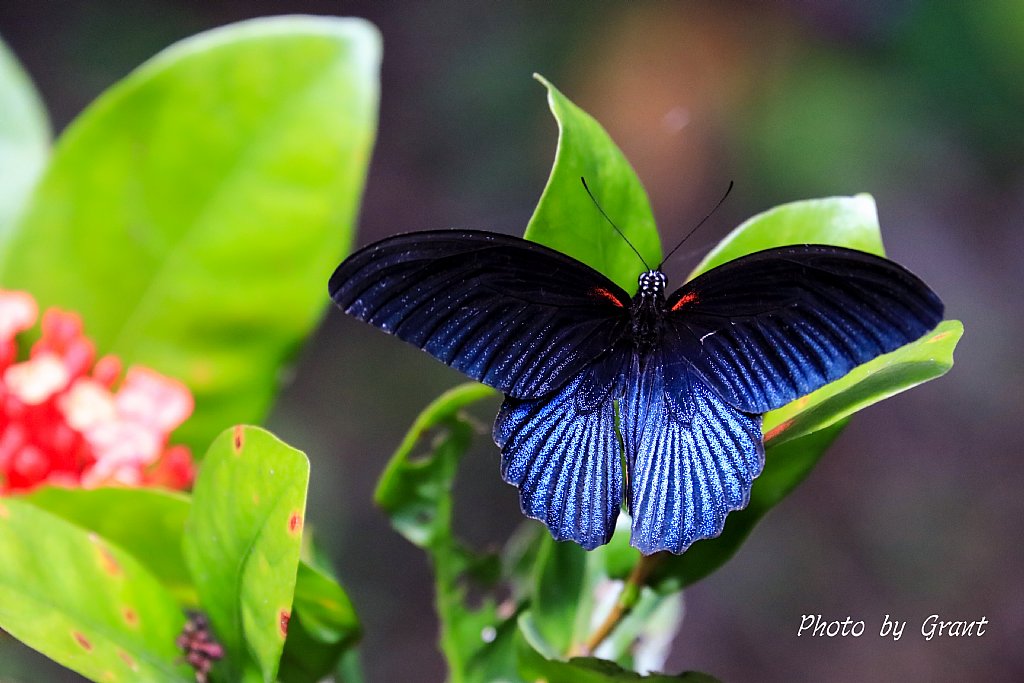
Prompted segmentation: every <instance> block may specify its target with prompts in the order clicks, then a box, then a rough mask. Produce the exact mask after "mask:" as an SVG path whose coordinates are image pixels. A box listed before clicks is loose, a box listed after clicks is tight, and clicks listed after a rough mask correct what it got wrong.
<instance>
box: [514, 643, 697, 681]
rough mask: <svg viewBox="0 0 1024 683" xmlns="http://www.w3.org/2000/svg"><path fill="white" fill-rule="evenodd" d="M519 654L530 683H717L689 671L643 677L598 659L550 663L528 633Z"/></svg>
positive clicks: (518, 646)
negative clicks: (642, 682) (531, 640)
mask: <svg viewBox="0 0 1024 683" xmlns="http://www.w3.org/2000/svg"><path fill="white" fill-rule="evenodd" d="M516 654H517V656H518V659H519V675H520V676H521V677H522V678H523V680H527V681H545V683H626V682H634V681H646V682H647V683H717V679H716V678H714V677H712V676H709V675H708V674H703V673H698V672H695V671H687V672H684V673H681V674H678V675H675V676H671V675H667V674H656V673H655V674H648V675H647V676H642V675H640V674H638V673H636V672H635V671H629V670H626V669H623V668H622V667H621V666H619V665H618V664H616V663H615V662H610V661H608V660H605V659H598V658H596V657H573V658H572V659H570V660H569V661H561V660H557V659H548V658H546V657H544V656H543V655H541V654H540V653H539V652H537V650H535V649H534V648H533V647H532V646H531V644H530V640H529V636H528V635H527V634H526V632H525V631H521V633H520V637H519V638H518V639H517V647H516Z"/></svg>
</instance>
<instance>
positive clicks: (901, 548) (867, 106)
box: [0, 0, 1024, 681]
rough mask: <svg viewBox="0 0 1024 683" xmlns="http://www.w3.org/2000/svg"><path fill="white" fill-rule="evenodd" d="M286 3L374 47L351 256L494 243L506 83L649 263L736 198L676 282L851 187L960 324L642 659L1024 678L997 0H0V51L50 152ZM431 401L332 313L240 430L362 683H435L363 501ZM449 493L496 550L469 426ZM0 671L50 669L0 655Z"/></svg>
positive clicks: (792, 671) (512, 501) (484, 475)
mask: <svg viewBox="0 0 1024 683" xmlns="http://www.w3.org/2000/svg"><path fill="white" fill-rule="evenodd" d="M290 12H309V13H323V14H335V15H354V16H361V17H365V18H367V19H369V20H371V21H373V22H374V23H376V24H377V26H378V27H379V28H380V29H381V32H382V34H383V38H384V63H383V73H382V89H381V119H380V130H379V133H378V142H377V147H376V151H375V154H374V160H373V164H372V166H371V169H370V175H369V179H368V183H367V191H366V196H365V200H364V205H363V211H362V219H361V221H360V228H359V235H358V242H359V243H360V244H365V243H368V242H370V241H373V240H375V239H379V238H381V237H384V236H385V235H388V234H392V233H395V232H400V231H409V230H423V229H429V228H439V227H467V228H468V227H472V228H482V229H489V230H496V231H502V232H508V233H515V234H519V233H521V232H522V230H523V228H524V227H525V225H526V222H527V220H528V219H529V216H530V214H531V212H532V210H533V207H534V204H535V203H536V201H537V199H538V197H539V196H540V192H541V189H542V188H543V186H544V182H545V179H546V176H547V172H548V169H549V167H550V163H551V160H552V158H553V155H554V145H555V141H556V130H555V125H554V122H553V121H552V120H551V118H550V114H549V113H548V110H547V106H546V103H545V100H544V95H545V93H544V90H543V88H542V87H541V86H540V85H539V84H537V83H536V82H535V81H533V80H532V79H531V78H530V74H531V73H532V72H534V71H538V72H540V73H543V74H544V75H545V76H547V77H548V78H549V79H551V80H552V81H553V82H554V83H555V84H556V85H558V87H559V88H560V89H562V91H563V92H565V93H566V95H568V96H569V97H570V98H572V99H573V100H574V101H576V102H577V103H578V104H579V105H580V106H582V107H583V108H584V109H586V110H587V111H589V112H590V113H591V114H593V115H594V116H595V117H596V118H597V119H598V120H599V121H601V122H602V123H603V124H604V125H605V127H606V128H607V129H608V131H609V132H610V133H611V135H612V137H613V138H614V139H615V140H616V141H617V142H618V143H619V145H620V146H621V147H622V149H623V151H624V152H625V154H626V156H627V157H628V158H629V159H630V160H631V161H632V162H633V164H634V166H635V167H636V169H637V171H638V173H639V175H640V177H641V179H642V180H643V181H644V182H645V184H646V185H647V188H648V191H649V193H650V195H651V200H652V203H653V205H654V209H655V213H656V216H657V218H658V222H659V225H660V226H661V230H662V234H663V238H664V242H665V244H666V245H672V244H674V243H675V241H676V240H678V239H679V238H680V237H681V236H682V235H683V234H685V232H686V231H688V230H689V228H690V227H692V226H693V225H694V224H695V222H696V221H697V220H699V218H700V217H701V216H703V214H704V213H705V212H706V210H707V209H708V208H709V207H710V206H711V205H713V204H714V201H715V200H716V199H717V197H718V196H719V195H720V194H721V192H722V191H723V190H724V188H725V186H726V184H727V183H728V181H729V180H735V181H736V188H735V189H734V190H733V193H732V195H731V197H730V199H729V200H728V202H727V203H726V204H725V205H724V206H723V208H722V209H720V210H719V211H718V213H717V214H716V215H715V216H714V217H713V218H712V220H711V221H710V222H709V224H708V225H707V226H705V227H704V228H702V229H701V230H700V231H699V232H698V233H697V235H695V236H694V237H693V238H692V239H691V240H690V241H689V242H688V243H687V244H686V245H685V246H684V247H683V248H682V249H680V252H679V253H677V255H676V256H675V257H674V260H673V262H672V263H670V264H668V266H667V268H666V270H667V271H668V274H669V277H670V279H672V278H675V280H676V282H678V279H679V278H680V277H682V276H683V275H684V274H685V273H686V272H687V271H688V270H689V268H690V267H691V266H693V265H694V264H695V263H696V261H697V260H698V258H699V256H700V255H701V254H702V253H703V252H704V251H706V250H707V249H708V248H709V247H710V246H711V245H713V244H714V243H715V242H716V241H717V239H718V238H719V237H720V236H722V235H723V234H724V233H725V232H726V231H728V230H729V229H730V228H731V227H733V226H734V225H736V224H738V223H739V222H740V221H741V220H743V219H745V218H747V217H748V216H750V215H752V214H753V213H755V212H757V211H760V210H763V209H766V208H769V207H771V206H773V205H775V204H778V203H781V202H785V201H790V200H794V199H802V198H808V197H816V196H824V195H830V194H852V193H856V192H861V191H866V192H870V193H871V194H873V195H874V196H875V198H876V200H877V202H878V207H879V213H880V217H881V223H882V228H883V234H884V236H885V238H886V246H887V249H888V252H889V254H890V256H892V257H893V258H895V259H896V260H898V261H900V262H901V263H903V264H904V265H906V266H908V267H909V268H911V269H912V270H914V271H915V272H916V273H917V274H918V275H920V276H921V277H922V278H924V279H925V280H926V281H927V282H928V283H929V284H930V285H931V286H932V287H933V288H934V289H935V290H936V291H938V292H939V294H940V295H941V296H942V297H943V299H944V300H945V301H946V304H947V317H949V318H959V319H962V320H963V321H964V325H965V328H966V334H965V338H964V341H963V342H962V343H961V345H960V348H959V350H958V352H957V364H956V366H955V367H954V369H953V371H952V372H951V373H950V374H949V375H948V376H946V377H945V378H943V379H941V380H940V381H938V382H934V383H930V384H928V385H926V386H924V387H921V388H919V389H917V390H915V391H912V392H909V393H907V394H905V395H901V396H899V397H898V398H896V399H894V400H891V401H886V402H885V403H884V404H882V405H879V406H875V407H873V408H871V409H870V410H868V411H866V412H864V413H862V414H861V415H858V416H857V419H855V420H854V421H853V423H852V424H851V426H850V427H849V428H848V429H847V431H846V433H845V434H844V435H843V436H842V437H841V438H840V439H839V441H838V443H837V444H836V445H835V446H834V447H833V448H832V450H831V452H830V453H829V454H828V455H827V456H826V457H825V458H824V459H823V461H822V463H821V464H820V465H819V466H818V468H817V469H816V471H815V472H814V473H813V474H812V475H811V476H810V478H809V479H808V480H807V481H806V482H805V483H804V484H803V485H802V486H801V487H800V488H799V489H798V490H797V491H796V492H795V493H794V494H793V495H792V496H790V498H789V499H788V500H787V501H785V502H784V503H783V504H781V505H780V506H779V507H778V508H777V509H776V510H775V511H774V512H773V513H772V514H770V515H769V516H768V517H767V518H766V519H765V521H764V522H763V523H762V524H761V526H760V527H759V528H758V529H757V530H756V531H755V533H754V534H753V536H752V537H751V539H750V540H749V541H748V542H747V544H746V545H745V546H744V548H743V549H742V550H741V552H740V553H739V555H738V556H737V557H736V558H735V559H733V560H732V561H731V562H730V563H729V564H728V565H726V566H725V567H724V568H723V569H722V570H720V571H719V572H717V573H716V574H714V575H713V576H712V577H711V578H709V579H707V580H706V581H704V582H702V583H700V584H698V585H696V586H695V587H693V588H692V589H690V590H689V591H688V592H687V594H686V610H687V613H686V617H685V621H684V624H683V628H682V631H681V632H680V634H679V636H678V637H677V638H676V640H675V643H674V645H673V649H672V654H671V656H670V657H669V660H668V663H667V666H666V669H668V670H679V669H683V668H687V669H698V670H703V671H707V672H709V673H712V674H714V675H716V676H718V677H720V678H722V679H723V680H726V681H748V680H750V681H753V680H757V681H789V680H793V679H794V678H797V679H806V680H830V681H864V680H929V681H963V680H985V681H1017V680H1024V649H1022V648H1021V647H1020V646H1019V637H1020V635H1021V634H1022V633H1024V581H1022V578H1024V576H1022V567H1024V546H1022V544H1021V538H1022V536H1024V533H1022V532H1024V495H1022V493H1021V492H1022V490H1024V458H1022V456H1024V448H1022V446H1021V437H1020V434H1021V419H1022V418H1024V410H1022V409H1024V391H1022V390H1021V386H1022V384H1024V372H1022V368H1024V363H1022V360H1024V354H1022V353H1021V350H1020V348H1021V344H1020V341H1019V340H1020V339H1021V338H1022V336H1024V317H1022V315H1021V313H1020V311H1021V305H1020V301H1021V297H1022V294H1024V292H1022V287H1021V275H1022V274H1024V268H1022V267H1021V266H1022V260H1024V259H1022V256H1024V230H1022V228H1024V163H1022V162H1024V129H1022V125H1021V122H1022V120H1024V3H1022V2H1020V0H979V1H978V2H973V3H953V2H944V1H943V0H896V1H894V2H888V3H882V2H872V1H868V0H847V1H845V2H841V1H840V0H784V1H781V2H757V1H754V0H748V1H745V2H740V1H723V2H717V3H711V2H700V3H697V2H646V3H625V2H592V3H573V2H559V3H550V2H539V1H538V2H517V3H502V4H500V5H498V4H490V3H475V2H468V1H464V0H454V1H449V2H443V3H442V2H412V1H410V0H404V1H395V2H388V3H381V2H369V1H366V2H326V1H324V2H309V1H299V2H282V1H268V0H264V1H262V2H259V3H253V2H248V1H243V0H229V1H222V2H199V1H191V2H169V1H164V2H160V1H157V0H145V1H139V2H134V3H121V2H114V1H113V0H94V1H92V2H88V3H84V2H73V3H65V2H56V1H55V0H6V1H5V2H3V3H0V36H2V37H3V39H4V40H5V41H7V42H8V44H9V45H10V47H11V48H12V50H13V51H14V52H15V53H16V54H17V55H18V57H19V58H20V59H21V60H22V62H23V64H24V66H25V68H26V69H27V71H28V72H29V73H30V75H31V76H32V78H33V79H34V80H35V82H36V84H37V86H38V88H39V90H40V92H41V93H42V96H43V99H44V100H45V102H46V105H47V107H48V109H49V111H50V113H51V116H52V119H53V122H54V126H55V128H56V129H57V130H58V131H59V130H60V129H62V128H63V127H64V126H66V125H67V123H68V122H69V121H70V120H71V119H72V118H73V117H74V116H75V115H76V114H77V113H78V112H80V111H81V110H82V109H83V108H84V107H85V106H86V105H87V104H88V103H89V102H90V101H92V100H93V99H94V98H95V97H96V96H97V95H98V94H99V93H100V92H101V91H102V90H103V89H104V88H106V87H107V86H109V85H110V84H111V83H113V82H114V81H116V80H117V79H119V78H121V77H122V76H124V75H125V74H126V73H127V72H128V71H130V70H131V69H132V68H134V67H135V66H137V65H138V64H139V63H141V62H142V61H144V60H145V59H147V58H148V57H150V56H152V55H153V54H154V53H156V52H157V51H158V50H160V49H161V48H163V47H165V46H167V45H168V44H170V43H172V42H174V41H176V40H178V39H181V38H184V37H186V36H189V35H192V34H194V33H196V32H199V31H201V30H205V29H208V28H212V27H214V26H219V25H222V24H226V23H229V22H232V21H236V20H239V19H243V18H247V17H253V16H265V15H273V14H280V13H290ZM324 296H325V298H326V283H325V292H324ZM459 381H460V376H459V375H458V373H456V372H454V371H452V370H448V369H446V368H444V367H442V366H441V365H440V364H438V363H436V362H434V361H432V360H430V359H429V358H428V357H427V356H426V355H425V354H421V353H419V352H416V351H414V350H412V349H411V348H409V347H407V346H406V345H404V344H402V343H401V342H398V341H396V340H394V339H390V338H385V337H384V336H383V335H381V334H380V333H379V332H377V331H375V330H373V329H371V328H369V327H367V326H365V325H361V324H359V323H357V322H355V321H353V320H348V319H345V318H343V316H342V315H341V314H339V313H338V312H336V311H332V312H331V313H330V314H329V315H328V316H327V318H326V320H325V322H324V325H323V326H322V328H321V329H320V331H319V333H318V334H317V336H316V337H315V339H313V340H312V342H311V344H310V345H309V346H308V347H307V348H306V350H305V351H304V353H303V355H302V356H301V357H300V358H299V362H298V363H297V365H296V366H295V376H294V378H293V379H292V382H291V384H290V385H289V386H288V388H287V389H286V390H285V392H284V393H283V394H282V396H281V397H280V400H279V401H278V405H277V408H276V410H275V411H274V414H273V416H272V417H271V419H270V422H269V425H268V426H269V427H270V428H271V429H273V430H274V431H276V432H277V433H278V434H279V435H280V436H281V437H282V438H283V439H285V440H286V441H288V442H289V443H291V444H294V445H296V446H297V447H300V448H303V449H304V450H306V452H307V453H308V454H309V456H310V459H311V461H312V467H313V476H312V482H311V491H310V505H311V509H310V512H309V515H308V519H309V520H310V524H311V526H312V527H313V528H314V530H315V531H316V532H317V533H318V535H319V538H320V541H321V542H322V543H323V544H324V546H325V547H326V548H327V549H328V550H329V551H330V553H331V555H332V557H333V558H334V559H335V561H336V563H337V565H338V567H339V569H340V572H341V576H342V579H343V581H344V582H345V583H346V585H347V587H348V588H349V590H350V594H351V595H352V598H353V600H354V602H355V604H356V607H357V609H358V610H359V612H360V615H361V617H362V619H363V621H364V624H365V627H366V637H365V641H364V647H363V655H364V659H365V665H366V669H367V673H368V677H369V679H370V680H372V681H407V680H408V681H411V680H415V681H420V680H422V681H433V680H441V679H442V678H443V676H444V669H443V665H442V661H441V657H440V655H439V654H438V653H437V652H436V649H435V645H434V642H435V638H436V622H435V620H434V616H433V611H432V604H431V600H432V596H431V580H430V574H429V571H428V567H427V565H426V560H425V558H424V557H423V556H422V554H421V553H420V552H419V551H418V550H417V549H415V548H413V547H412V546H410V545H408V544H407V543H406V542H405V541H403V540H402V539H401V538H400V537H398V536H397V535H396V534H394V533H392V532H391V530H390V529H389V527H388V525H387V523H386V521H385V520H384V518H383V516H382V515H381V514H380V513H379V512H378V511H376V510H375V509H374V508H373V506H372V503H371V496H372V491H373V486H374V483H375V481H376V477H377V476H378V474H379V473H380V470H381V469H382V467H383V465H384V463H385V461H386V458H387V457H388V455H389V454H390V453H391V451H392V450H393V449H394V447H395V446H396V445H397V443H398V441H399V439H400V437H401V435H402V434H403V433H404V431H405V429H406V428H407V427H408V426H409V424H410V422H411V421H412V419H413V417H414V415H415V414H416V413H417V412H418V411H419V409H420V408H422V407H423V406H424V405H425V404H426V403H427V402H428V401H429V400H430V399H431V398H433V397H434V396H435V395H436V394H437V393H439V392H440V391H441V390H443V389H444V388H446V387H449V386H452V385H454V384H456V383H457V382H459ZM494 409H496V404H494V405H488V406H485V407H483V408H482V409H481V410H480V412H479V417H480V420H481V423H483V424H488V423H489V422H490V420H491V419H492V418H493V410H494ZM458 496H459V505H460V508H459V509H458V510H457V514H461V522H462V527H463V531H464V533H465V535H466V536H467V537H468V538H470V539H472V540H473V541H475V542H477V543H480V544H483V545H487V544H492V545H497V544H498V543H500V542H501V541H503V540H504V538H505V537H506V535H507V533H508V532H509V531H510V530H511V529H513V528H514V527H515V525H516V524H517V523H518V522H519V512H518V503H517V496H516V492H515V490H514V489H513V488H512V487H509V486H507V485H505V484H503V483H502V482H501V480H500V477H499V476H498V458H497V449H496V448H495V447H494V445H493V444H492V443H490V439H489V438H488V437H487V436H486V435H483V436H481V438H480V440H479V445H478V447H477V448H476V449H475V451H474V453H473V454H472V456H471V457H470V458H469V459H468V461H467V465H466V468H465V471H464V472H463V475H462V478H461V481H460V483H459V490H458ZM0 561H2V558H0ZM807 613H813V614H819V613H820V614H822V615H823V616H824V617H825V618H826V619H840V620H841V619H844V618H845V617H846V616H848V615H849V616H851V617H853V618H854V619H855V620H856V619H863V620H865V622H866V624H867V627H866V632H865V634H864V635H863V636H862V637H860V638H846V639H843V638H836V639H811V638H808V637H806V636H804V637H800V638H797V636H796V631H797V628H798V626H799V623H800V618H801V616H802V615H803V614H807ZM933 613H937V614H939V615H941V617H942V618H943V619H947V620H951V619H966V620H973V619H978V618H980V617H982V616H985V617H987V618H988V621H989V623H990V626H989V628H988V631H987V633H986V634H985V635H984V636H982V637H981V638H961V639H942V640H938V639H936V640H932V641H931V642H928V641H925V639H924V638H923V637H921V635H920V630H919V629H920V624H921V621H922V620H923V619H924V618H925V617H927V616H928V615H930V614H933ZM886 615H889V616H890V618H896V619H900V620H907V621H908V622H909V623H908V626H907V629H906V632H905V634H904V636H903V638H902V639H901V640H899V641H898V642H893V641H892V639H891V638H881V637H879V636H878V628H879V626H880V625H881V622H882V620H883V618H884V617H885V616H886ZM0 680H3V681H39V680H77V679H76V678H75V677H73V676H72V675H71V674H64V673H61V672H60V671H59V670H58V669H57V668H56V667H54V666H52V665H47V664H46V663H45V662H44V661H42V660H41V659H40V658H39V657H36V656H33V655H32V654H31V653H28V652H26V651H25V650H24V649H23V648H21V647H20V646H18V645H17V644H16V643H13V642H12V641H11V640H10V639H9V638H4V639H0Z"/></svg>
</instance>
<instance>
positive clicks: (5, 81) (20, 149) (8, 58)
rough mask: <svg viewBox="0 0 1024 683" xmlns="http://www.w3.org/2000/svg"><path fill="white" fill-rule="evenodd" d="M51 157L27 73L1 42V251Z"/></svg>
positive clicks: (47, 133)
mask: <svg viewBox="0 0 1024 683" xmlns="http://www.w3.org/2000/svg"><path fill="white" fill-rule="evenodd" d="M49 156H50V124H49V121H48V120H47V118H46V110H45V108H44V107H43V103H42V101H41V100H40V99H39V94H38V93H37V92H36V90H35V88H34V87H33V86H32V81H31V80H30V79H29V77H28V74H26V73H25V71H24V70H23V69H22V68H21V65H20V64H18V60H17V58H15V56H14V55H13V54H11V52H10V50H9V49H8V48H7V45H6V44H5V43H4V42H3V41H2V40H0V249H2V248H3V244H4V241H5V239H6V237H7V235H8V234H9V232H10V230H11V225H12V224H13V222H14V220H15V218H16V216H17V215H18V213H19V211H20V210H21V208H22V207H23V206H24V205H25V202H26V201H27V200H28V196H29V194H30V193H31V191H32V188H33V187H34V186H35V184H36V180H38V178H39V175H40V173H42V171H43V167H44V166H46V160H47V158H48V157H49Z"/></svg>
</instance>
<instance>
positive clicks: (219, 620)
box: [184, 426, 309, 681]
mask: <svg viewBox="0 0 1024 683" xmlns="http://www.w3.org/2000/svg"><path fill="white" fill-rule="evenodd" d="M308 480H309V461H308V460H306V456H305V455H303V454H302V452H301V451H297V450H295V449H294V448H291V447H290V446H288V445H287V444H285V443H283V442H282V441H280V440H278V439H277V438H276V437H274V435H272V434H271V433H270V432H267V431H265V430H262V429H259V428H257V427H243V426H238V427H235V428H233V429H228V430H226V431H224V432H223V433H222V434H221V435H220V436H219V437H217V439H216V440H215V441H214V442H213V444H212V445H211V446H210V450H209V451H208V452H207V454H206V459H205V460H204V461H203V465H202V468H201V469H200V472H199V477H198V479H197V480H196V484H195V489H194V491H193V502H192V510H191V512H190V514H189V517H188V521H187V523H186V525H185V536H184V553H185V561H186V562H187V564H188V567H189V570H190V571H191V573H192V578H193V580H194V581H195V585H196V589H197V590H198V592H199V597H200V603H201V606H202V609H203V610H204V611H205V612H206V613H207V614H208V615H209V617H210V622H211V623H212V625H213V628H214V631H215V633H216V634H217V637H218V638H219V639H220V641H221V642H222V643H223V645H224V648H225V650H226V651H227V656H226V658H225V661H224V663H223V664H224V666H225V667H226V669H227V672H228V679H229V680H263V681H272V680H274V677H275V676H276V674H277V669H278V662H279V660H280V657H281V651H282V648H283V646H284V642H285V635H286V633H287V627H288V619H289V617H290V614H291V606H292V597H293V595H294V592H295V575H296V571H297V568H298V563H299V550H300V546H301V542H302V527H303V519H304V515H305V506H306V485H307V483H308Z"/></svg>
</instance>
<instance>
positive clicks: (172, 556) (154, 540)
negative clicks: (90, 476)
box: [24, 487, 197, 604]
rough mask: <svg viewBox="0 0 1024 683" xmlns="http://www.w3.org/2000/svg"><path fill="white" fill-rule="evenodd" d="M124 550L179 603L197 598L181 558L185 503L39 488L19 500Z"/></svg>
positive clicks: (153, 494) (109, 491)
mask: <svg viewBox="0 0 1024 683" xmlns="http://www.w3.org/2000/svg"><path fill="white" fill-rule="evenodd" d="M24 500H26V501H27V502H29V503H32V504H33V505H35V506H36V507H39V508H42V509H44V510H46V511H47V512H51V513H53V514H55V515H57V516H59V517H62V518H63V519H66V520H67V521H69V522H71V523H73V524H76V525H78V526H80V527H82V528H84V529H87V530H89V531H92V532H94V533H96V534H97V535H99V536H101V537H103V539H104V540H106V541H108V542H110V543H112V544H114V545H116V546H118V547H120V548H121V549H122V550H125V551H127V552H129V553H131V555H132V556H133V557H135V559H137V560H138V561H139V562H140V563H141V564H143V565H144V566H145V567H146V569H148V570H149V571H150V572H151V573H152V574H153V575H154V576H155V577H156V578H157V579H159V580H160V582H161V583H163V584H164V586H165V587H167V588H168V589H169V590H171V592H172V593H174V595H175V596H176V597H177V598H178V599H179V600H181V601H183V602H185V603H191V604H195V602H196V600H197V597H196V593H195V586H194V585H193V584H192V577H191V576H190V575H189V572H188V568H187V567H186V566H185V558H184V557H183V556H182V554H181V537H182V532H183V530H184V528H185V519H186V518H187V517H188V513H189V509H190V508H191V501H190V500H189V498H188V496H185V495H183V494H181V493H176V492H172V491H165V490H162V489H147V488H131V489H130V488H123V487H118V488H101V489H71V488H63V487H44V488H41V489H38V490H36V491H34V492H32V493H31V494H29V495H28V496H26V497H25V498H24Z"/></svg>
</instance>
